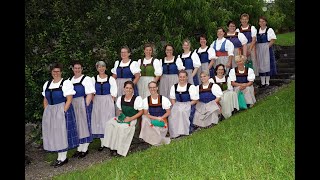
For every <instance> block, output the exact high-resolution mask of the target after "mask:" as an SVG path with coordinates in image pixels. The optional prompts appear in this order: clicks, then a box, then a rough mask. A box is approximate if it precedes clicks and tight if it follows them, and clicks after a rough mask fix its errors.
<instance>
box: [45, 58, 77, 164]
mask: <svg viewBox="0 0 320 180" xmlns="http://www.w3.org/2000/svg"><path fill="white" fill-rule="evenodd" d="M50 70H51V75H52V78H53V79H52V80H49V81H47V82H45V83H44V85H43V91H42V95H43V96H44V98H43V106H44V112H43V116H42V138H43V149H44V150H46V151H49V152H57V153H58V158H57V160H56V161H55V162H53V163H52V164H51V165H52V166H54V167H59V166H62V165H64V164H66V163H68V158H67V152H68V150H69V149H73V148H76V147H78V146H79V138H78V133H77V125H76V120H75V114H74V109H73V106H72V104H71V101H72V96H73V95H75V94H76V91H75V90H74V89H73V84H72V82H71V81H70V80H68V79H63V78H62V77H61V73H62V65H61V64H59V63H55V64H53V65H52V66H51V67H50Z"/></svg>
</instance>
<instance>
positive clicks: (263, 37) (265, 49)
mask: <svg viewBox="0 0 320 180" xmlns="http://www.w3.org/2000/svg"><path fill="white" fill-rule="evenodd" d="M259 26H260V28H259V32H258V33H257V45H256V46H257V59H258V62H259V63H258V64H259V76H260V79H261V85H260V87H266V86H269V85H270V83H269V80H270V76H273V75H276V74H277V69H276V60H275V57H274V52H273V48H272V45H273V44H274V42H275V40H276V39H277V37H276V34H275V33H274V31H273V29H272V28H270V27H267V19H266V18H265V17H264V16H261V17H260V18H259Z"/></svg>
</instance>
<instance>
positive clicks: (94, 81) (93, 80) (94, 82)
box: [91, 76, 96, 93]
mask: <svg viewBox="0 0 320 180" xmlns="http://www.w3.org/2000/svg"><path fill="white" fill-rule="evenodd" d="M91 83H92V85H93V87H94V89H96V88H95V84H96V79H95V78H94V76H93V77H91ZM94 93H96V90H95V92H94Z"/></svg>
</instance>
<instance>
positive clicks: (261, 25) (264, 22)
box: [259, 19, 267, 27]
mask: <svg viewBox="0 0 320 180" xmlns="http://www.w3.org/2000/svg"><path fill="white" fill-rule="evenodd" d="M259 26H260V27H266V26H267V22H266V21H265V20H264V19H259Z"/></svg>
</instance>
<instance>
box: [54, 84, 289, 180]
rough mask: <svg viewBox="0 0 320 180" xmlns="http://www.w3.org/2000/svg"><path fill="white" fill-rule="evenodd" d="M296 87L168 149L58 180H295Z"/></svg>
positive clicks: (154, 149)
mask: <svg viewBox="0 0 320 180" xmlns="http://www.w3.org/2000/svg"><path fill="white" fill-rule="evenodd" d="M294 87H295V83H294V81H293V82H292V83H290V84H289V85H288V87H285V88H283V89H282V90H280V91H278V92H277V93H275V94H273V95H271V96H268V97H266V98H265V99H264V100H261V101H259V102H258V103H257V104H256V105H255V106H254V107H253V108H251V109H249V110H245V111H243V112H240V113H237V114H235V115H234V116H232V117H231V118H229V119H227V120H225V121H222V122H221V123H219V125H217V126H215V127H213V128H209V129H203V130H201V131H198V132H195V133H194V134H192V135H191V136H188V137H185V138H182V139H179V140H174V141H172V142H171V143H170V144H169V145H164V146H160V147H151V148H149V149H147V150H145V151H142V152H136V153H132V154H128V156H127V157H120V158H113V159H112V160H110V161H107V162H103V163H101V164H97V165H93V166H92V167H90V168H88V169H86V170H81V171H74V172H70V173H66V174H62V175H59V176H56V177H54V179H77V180H78V179H294V177H295V169H294V167H295V158H294V156H295V154H294V151H295V145H294V142H295V134H294V129H295V88H294Z"/></svg>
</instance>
